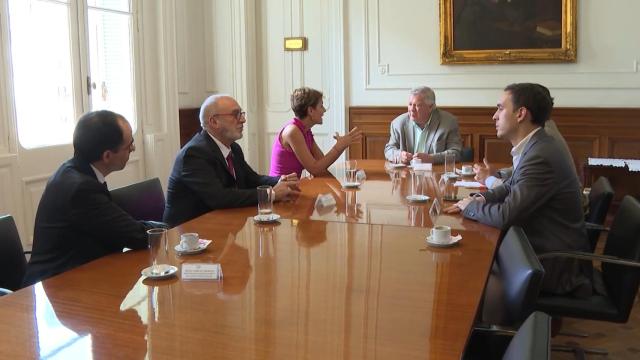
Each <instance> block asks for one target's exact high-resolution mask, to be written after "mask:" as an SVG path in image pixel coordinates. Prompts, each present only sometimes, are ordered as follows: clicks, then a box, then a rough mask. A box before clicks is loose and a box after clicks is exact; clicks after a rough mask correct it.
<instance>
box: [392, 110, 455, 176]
mask: <svg viewBox="0 0 640 360" xmlns="http://www.w3.org/2000/svg"><path fill="white" fill-rule="evenodd" d="M414 141H415V139H414V135H413V121H412V120H411V119H410V118H409V113H405V114H402V115H400V116H398V117H397V118H395V119H393V121H392V122H391V129H390V136H389V142H388V143H387V145H386V146H385V147H384V157H385V158H386V159H387V160H389V161H393V159H394V157H396V156H397V155H396V154H398V153H399V152H400V151H407V152H410V153H413V152H414V144H415V143H414ZM425 149H426V150H427V152H428V153H429V154H433V157H434V163H436V164H439V163H443V162H444V154H445V153H453V154H455V155H456V160H459V159H460V154H461V153H462V140H461V139H460V131H459V130H458V120H457V119H456V118H455V116H453V115H452V114H450V113H448V112H446V111H444V110H440V109H438V108H435V109H433V112H432V115H431V122H430V123H429V133H428V135H427V141H426V147H425Z"/></svg>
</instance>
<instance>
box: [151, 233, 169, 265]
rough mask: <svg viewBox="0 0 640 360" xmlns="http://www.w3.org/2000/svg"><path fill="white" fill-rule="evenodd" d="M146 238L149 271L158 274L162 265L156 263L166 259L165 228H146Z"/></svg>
mask: <svg viewBox="0 0 640 360" xmlns="http://www.w3.org/2000/svg"><path fill="white" fill-rule="evenodd" d="M147 239H148V241H149V245H148V246H149V256H150V260H151V261H150V262H151V273H152V274H160V268H161V267H162V266H161V265H158V264H159V263H161V262H162V261H164V260H165V259H167V254H168V244H167V229H162V228H156V229H149V230H147Z"/></svg>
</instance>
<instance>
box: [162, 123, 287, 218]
mask: <svg viewBox="0 0 640 360" xmlns="http://www.w3.org/2000/svg"><path fill="white" fill-rule="evenodd" d="M231 153H232V154H233V168H234V170H235V173H236V177H235V178H234V177H233V175H231V173H230V172H229V170H228V169H227V161H226V160H225V159H224V158H223V157H222V152H221V151H220V148H219V147H218V145H217V144H216V143H215V141H214V140H213V139H212V138H211V136H210V135H209V134H208V133H207V132H206V131H205V130H202V131H200V132H199V133H198V134H196V135H195V136H194V137H193V138H192V139H191V140H189V142H188V143H187V144H186V145H185V146H184V147H183V148H182V149H181V150H180V151H179V152H178V156H177V157H176V161H175V163H174V164H173V170H172V171H171V176H169V187H168V189H167V202H166V205H165V209H164V217H163V220H164V222H166V223H168V224H169V225H170V226H175V225H179V224H182V223H183V222H185V221H188V220H191V219H193V218H195V217H197V216H200V215H202V214H204V213H206V212H209V211H211V210H216V209H226V208H236V207H244V206H252V205H256V204H257V203H258V192H257V190H256V187H257V186H258V185H272V186H273V185H275V184H277V183H278V180H279V177H271V176H265V175H258V174H257V173H256V172H255V171H253V169H251V167H250V166H249V164H247V162H246V161H245V160H244V154H243V153H242V149H241V148H240V145H238V144H236V143H233V144H231Z"/></svg>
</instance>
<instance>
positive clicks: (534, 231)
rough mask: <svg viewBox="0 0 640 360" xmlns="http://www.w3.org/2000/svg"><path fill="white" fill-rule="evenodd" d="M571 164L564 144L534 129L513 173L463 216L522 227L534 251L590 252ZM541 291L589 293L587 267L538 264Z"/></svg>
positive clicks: (548, 262)
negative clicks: (541, 280) (482, 201)
mask: <svg viewBox="0 0 640 360" xmlns="http://www.w3.org/2000/svg"><path fill="white" fill-rule="evenodd" d="M573 167H574V166H573V161H572V160H571V158H570V157H569V155H568V154H567V153H566V152H565V151H563V149H562V145H561V144H559V143H558V142H557V141H556V140H555V139H554V138H553V137H551V136H550V135H548V134H547V133H546V132H545V131H542V130H539V131H537V132H536V133H535V134H534V135H533V136H532V137H531V139H530V140H529V142H528V143H527V145H526V146H525V148H524V151H523V152H522V156H521V158H520V162H519V164H518V166H517V167H516V168H515V169H514V171H513V175H512V176H511V177H510V178H509V179H508V180H507V181H506V182H505V183H504V184H502V185H500V186H498V187H496V188H495V189H492V190H489V191H487V192H486V193H484V194H483V195H484V197H485V199H486V202H485V203H484V204H482V203H481V202H480V201H472V202H471V203H470V204H469V205H468V206H467V208H466V209H465V210H464V213H463V214H464V216H465V217H467V218H470V219H474V220H477V221H479V222H481V223H483V224H487V225H490V226H494V227H497V228H500V229H502V230H507V229H508V228H509V227H511V226H512V225H519V226H521V227H522V228H523V229H524V231H525V233H526V234H527V237H528V238H529V242H530V243H531V245H532V247H533V249H534V250H535V251H536V253H538V254H540V253H545V252H549V251H557V250H578V251H589V244H588V240H587V236H586V231H585V226H584V214H583V212H582V205H581V200H580V199H581V196H580V184H579V182H578V178H577V177H576V176H575V171H574V170H573ZM542 265H543V267H544V269H545V276H544V280H543V285H542V290H543V291H546V292H550V293H556V294H566V293H570V292H573V291H579V292H580V294H585V293H586V294H587V295H588V294H590V292H591V278H592V276H591V264H588V263H586V262H582V263H580V262H578V261H577V260H566V259H550V260H544V261H542Z"/></svg>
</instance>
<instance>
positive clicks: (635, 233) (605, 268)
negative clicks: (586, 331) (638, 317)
mask: <svg viewBox="0 0 640 360" xmlns="http://www.w3.org/2000/svg"><path fill="white" fill-rule="evenodd" d="M604 255H612V256H617V257H619V258H623V259H627V260H633V261H640V203H639V202H638V200H636V199H635V198H634V197H632V196H629V195H627V196H625V197H624V199H622V203H621V204H620V208H619V209H618V212H617V213H616V215H615V218H614V219H613V224H612V225H611V230H610V231H609V236H608V237H607V243H606V244H605V247H604ZM602 279H603V280H604V284H605V286H606V289H607V293H608V295H609V297H610V298H611V301H613V303H614V304H615V306H616V308H617V309H618V313H619V317H618V318H617V319H616V320H617V321H619V322H626V321H627V319H628V318H629V313H630V312H631V308H632V307H633V302H634V300H635V297H636V294H637V293H638V285H639V284H640V268H631V267H626V266H621V265H616V264H607V263H603V264H602Z"/></svg>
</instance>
